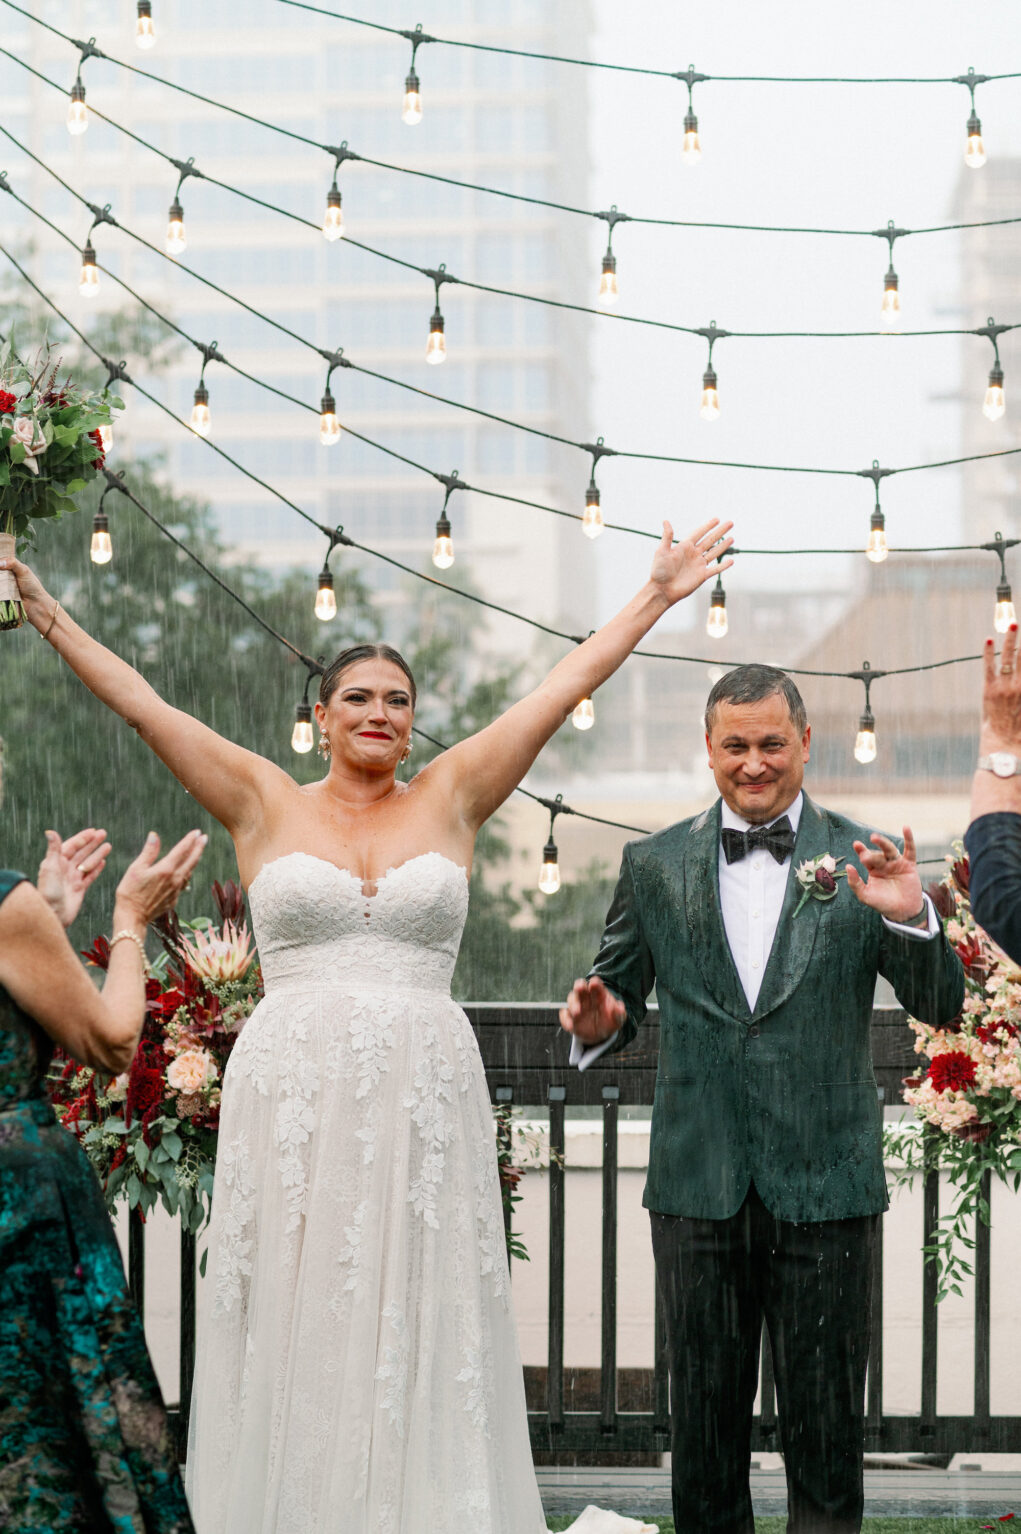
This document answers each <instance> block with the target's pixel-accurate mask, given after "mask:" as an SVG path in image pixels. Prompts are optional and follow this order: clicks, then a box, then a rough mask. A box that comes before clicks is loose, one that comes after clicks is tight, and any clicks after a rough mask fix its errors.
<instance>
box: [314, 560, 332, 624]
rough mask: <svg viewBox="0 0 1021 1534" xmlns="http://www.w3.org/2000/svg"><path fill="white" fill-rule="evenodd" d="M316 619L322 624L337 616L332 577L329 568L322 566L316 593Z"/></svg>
mask: <svg viewBox="0 0 1021 1534" xmlns="http://www.w3.org/2000/svg"><path fill="white" fill-rule="evenodd" d="M315 614H316V617H317V618H318V619H319V620H320V622H322V623H329V621H330V619H331V618H335V617H336V616H337V597H336V593H335V592H334V590H333V576H332V575H331V574H330V570H329V567H328V566H327V565H323V568H322V569H321V570H320V572H319V589H318V591H317V592H316V606H315Z"/></svg>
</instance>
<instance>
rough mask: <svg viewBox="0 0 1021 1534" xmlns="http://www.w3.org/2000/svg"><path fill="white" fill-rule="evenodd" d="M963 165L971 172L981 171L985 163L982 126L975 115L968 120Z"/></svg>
mask: <svg viewBox="0 0 1021 1534" xmlns="http://www.w3.org/2000/svg"><path fill="white" fill-rule="evenodd" d="M964 163H965V165H968V166H970V167H971V169H972V170H981V169H982V167H983V165H984V164H985V163H986V146H985V144H983V142H982V124H981V123H980V122H979V120H978V118H977V117H976V116H975V113H974V112H972V114H971V116H970V117H969V118H968V143H967V147H966V148H965V151H964Z"/></svg>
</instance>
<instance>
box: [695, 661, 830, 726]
mask: <svg viewBox="0 0 1021 1534" xmlns="http://www.w3.org/2000/svg"><path fill="white" fill-rule="evenodd" d="M777 694H779V695H780V696H781V697H782V698H783V699H784V702H785V703H786V704H787V712H788V714H789V715H790V717H791V723H792V724H793V726H794V728H795V729H796V730H797V732H798V734H799V735H804V733H805V731H806V730H807V729H808V714H807V712H806V710H805V704H804V700H803V698H802V696H801V694H800V692H799V691H798V689H797V687H795V685H794V683H793V682H792V681H791V679H790V677H789V676H788V675H787V673H786V671H781V670H780V668H779V667H778V666H735V667H734V669H733V670H732V671H727V672H726V673H725V674H724V675H723V676H721V677H720V680H719V681H718V682H717V683H715V685H714V686H713V689H712V691H711V692H710V694H709V697H708V699H707V700H706V706H705V728H706V734H707V735H711V734H712V733H713V724H714V722H715V720H716V709H717V706H718V705H719V704H720V703H761V702H762V700H763V698H772V697H775V696H776V695H777Z"/></svg>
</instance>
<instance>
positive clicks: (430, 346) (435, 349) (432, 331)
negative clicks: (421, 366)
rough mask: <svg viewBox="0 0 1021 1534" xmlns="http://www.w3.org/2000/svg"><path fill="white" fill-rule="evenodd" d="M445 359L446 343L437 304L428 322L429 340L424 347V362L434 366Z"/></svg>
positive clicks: (441, 317) (441, 316)
mask: <svg viewBox="0 0 1021 1534" xmlns="http://www.w3.org/2000/svg"><path fill="white" fill-rule="evenodd" d="M446 359H447V341H446V337H445V336H444V334H443V315H442V313H441V312H440V306H439V302H438V301H437V304H436V308H435V309H434V310H433V312H432V319H431V320H430V321H429V339H428V341H427V342H426V345H425V360H426V362H431V363H432V364H433V366H436V365H437V364H438V363H440V362H445V361H446Z"/></svg>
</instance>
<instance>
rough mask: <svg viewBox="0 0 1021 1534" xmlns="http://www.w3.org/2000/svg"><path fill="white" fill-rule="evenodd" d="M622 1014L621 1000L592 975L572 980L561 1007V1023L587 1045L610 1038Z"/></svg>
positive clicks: (621, 1020) (619, 1022) (623, 1007)
mask: <svg viewBox="0 0 1021 1534" xmlns="http://www.w3.org/2000/svg"><path fill="white" fill-rule="evenodd" d="M625 1015H626V1008H625V1006H624V1003H623V1002H622V1001H621V1000H620V998H619V997H617V996H614V995H613V993H612V991H608V990H607V989H606V986H605V985H604V984H603V982H602V981H601V980H600V979H599V977H598V975H594V976H593V977H592V979H591V980H576V981H575V982H574V985H573V986H572V987H571V994H570V995H569V996H568V998H567V1005H566V1006H564V1007H561V1008H560V1026H561V1028H564V1029H566V1031H567V1032H568V1033H571V1034H573V1035H574V1037H575V1038H576V1039H578V1040H579V1041H580V1042H581V1043H582V1044H584V1045H585V1046H586V1047H590V1046H591V1045H593V1044H602V1043H604V1042H605V1040H606V1039H609V1038H612V1037H613V1035H614V1034H615V1033H616V1032H617V1031H618V1030H619V1028H620V1025H621V1024H622V1023H623V1021H624V1017H625Z"/></svg>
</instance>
